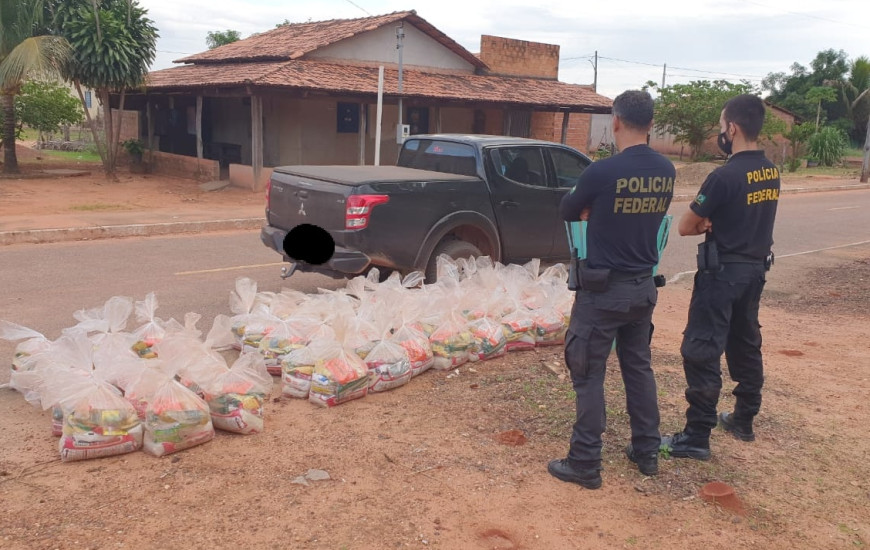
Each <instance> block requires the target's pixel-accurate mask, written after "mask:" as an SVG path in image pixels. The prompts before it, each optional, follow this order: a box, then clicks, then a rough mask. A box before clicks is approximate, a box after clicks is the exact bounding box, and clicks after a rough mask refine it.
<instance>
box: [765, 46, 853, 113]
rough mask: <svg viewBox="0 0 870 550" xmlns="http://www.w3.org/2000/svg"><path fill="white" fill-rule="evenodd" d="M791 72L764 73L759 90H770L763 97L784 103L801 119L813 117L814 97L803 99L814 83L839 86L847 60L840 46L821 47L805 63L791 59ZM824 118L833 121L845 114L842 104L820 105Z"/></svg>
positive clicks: (847, 66) (816, 101)
mask: <svg viewBox="0 0 870 550" xmlns="http://www.w3.org/2000/svg"><path fill="white" fill-rule="evenodd" d="M790 70H791V74H790V75H787V74H786V73H784V72H776V73H770V74H768V75H767V76H766V77H765V78H764V80H762V82H761V88H762V90H766V91H768V92H770V95H769V96H768V97H767V99H768V100H769V101H770V102H771V103H774V104H776V105H779V106H781V107H784V108H786V109H788V110H789V111H791V112H793V113H795V114H797V115H798V116H800V117H801V118H804V119H807V120H809V119H812V118H815V117H816V113H817V111H818V100H815V101H807V93H808V92H809V91H810V89H812V88H814V87H831V86H834V87H836V86H839V84H840V83H841V82H843V81H844V80H845V78H846V75H847V74H848V72H849V62H848V56H847V54H846V52H844V51H843V50H839V51H837V50H833V49H828V50H822V51H820V52H819V53H817V54H816V57H815V58H814V59H813V61H812V62H811V63H810V66H809V67H805V66H803V65H801V64H800V63H793V64H792V65H791V67H790ZM822 109H823V110H824V115H825V119H826V120H829V121H834V120H837V119H840V118H842V117H844V116H845V114H846V113H845V108H844V106H843V105H842V104H841V103H840V102H828V103H827V104H824V105H822Z"/></svg>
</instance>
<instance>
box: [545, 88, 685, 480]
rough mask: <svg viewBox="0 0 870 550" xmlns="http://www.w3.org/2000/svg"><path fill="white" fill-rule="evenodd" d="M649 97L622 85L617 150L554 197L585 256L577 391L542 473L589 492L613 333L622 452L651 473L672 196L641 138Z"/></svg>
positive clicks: (570, 356) (665, 174) (575, 313)
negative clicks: (563, 443)
mask: <svg viewBox="0 0 870 550" xmlns="http://www.w3.org/2000/svg"><path fill="white" fill-rule="evenodd" d="M652 119H653V101H652V98H651V97H650V95H649V94H648V93H647V92H644V91H637V90H630V91H627V92H624V93H622V94H620V95H619V96H618V97H617V98H616V99H615V100H614V101H613V135H614V139H615V141H616V145H617V147H618V148H619V150H620V153H619V154H618V155H616V156H614V157H611V158H608V159H604V160H600V161H598V162H595V163H593V164H592V165H590V166H589V167H588V168H587V169H586V170H585V171H583V173H582V174H581V175H580V178H579V179H578V181H577V184H576V185H575V187H574V189H573V190H572V191H571V193H570V194H568V195H566V196H565V197H564V198H563V199H562V204H561V215H562V218H563V219H564V220H565V221H570V222H573V221H578V220H580V219H581V218H582V219H588V222H589V223H588V227H587V237H588V243H587V257H586V261H585V262H581V264H580V268H579V269H578V271H579V275H580V285H581V289H580V290H578V292H577V295H576V298H575V301H574V307H573V310H572V312H571V322H570V325H569V328H568V334H567V336H566V340H565V362H566V363H567V365H568V369H569V370H570V372H571V380H572V382H573V385H574V391H575V393H576V395H577V402H576V407H577V420H576V422H575V424H574V430H573V434H572V436H571V444H570V447H569V450H568V456H567V458H564V459H558V460H553V461H551V462H550V463H549V465H548V468H547V469H548V471H549V472H550V474H552V475H553V476H555V477H556V478H558V479H560V480H562V481H569V482H573V483H578V484H579V485H581V486H583V487H585V488H587V489H597V488H599V487H601V474H600V470H601V446H602V443H601V434H602V433H603V432H604V429H605V407H604V375H605V365H606V361H607V356H608V355H609V354H610V351H611V347H612V345H613V341H614V338H615V339H616V343H617V347H616V354H617V357H618V359H619V365H620V370H621V371H622V379H623V381H624V383H625V393H626V402H627V408H628V414H629V417H630V423H631V444H630V445H629V446H628V448H627V449H626V453H627V455H628V458H629V459H630V460H632V461H633V462H635V463H636V464H637V465H638V468H639V469H640V470H641V472H643V473H644V474H647V475H654V474H656V473H658V458H657V455H658V450H659V445H660V442H661V437H660V434H659V410H658V401H657V394H656V383H655V378H654V376H653V372H652V369H651V368H650V336H651V333H652V315H653V309H654V308H655V304H656V299H657V290H656V286H655V283H654V281H653V277H652V269H653V267H655V265H656V264H657V263H658V261H659V258H658V246H657V235H658V230H659V226H660V224H661V222H662V218H663V217H664V216H665V213H666V212H667V210H668V206H669V205H670V202H671V199H672V198H673V189H674V177H675V170H674V165H673V164H672V163H671V162H670V161H669V160H668V159H666V158H665V157H664V156H662V155H660V154H659V153H656V152H655V151H653V150H652V149H650V147H649V146H648V145H647V135H648V133H649V131H650V128H651V125H652Z"/></svg>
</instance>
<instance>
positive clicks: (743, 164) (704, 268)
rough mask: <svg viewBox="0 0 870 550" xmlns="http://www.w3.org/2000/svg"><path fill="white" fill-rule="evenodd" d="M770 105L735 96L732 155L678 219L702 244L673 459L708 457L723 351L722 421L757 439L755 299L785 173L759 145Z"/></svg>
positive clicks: (728, 146)
mask: <svg viewBox="0 0 870 550" xmlns="http://www.w3.org/2000/svg"><path fill="white" fill-rule="evenodd" d="M764 111H765V109H764V103H763V102H762V100H761V99H760V98H758V97H757V96H754V95H749V94H744V95H740V96H737V97H735V98H733V99H731V100H729V101H728V102H727V103H726V104H725V108H724V109H723V110H722V115H721V118H720V126H721V131H722V132H721V133H720V134H719V146H720V148H721V149H722V150H723V152H724V153H725V154H727V155H731V158H730V159H729V160H728V162H727V163H726V164H725V165H724V166H721V167H719V168H717V169H716V170H714V171H713V172H712V173H711V174H710V175H709V176H708V177H707V179H706V181H705V182H704V184H703V185H702V186H701V189H700V190H699V192H698V195H697V196H696V197H695V200H694V201H693V202H692V203H691V205H690V206H689V210H688V211H687V212H686V213H685V215H684V216H683V217H682V218H681V220H680V224H679V231H680V234H681V235H701V234H704V235H706V238H705V241H704V242H703V243H701V244H700V245H699V247H698V271H697V273H696V274H695V284H694V289H693V291H692V299H691V303H690V305H689V320H688V323H687V325H686V330H685V331H684V333H683V343H682V346H681V348H680V352H681V353H682V356H683V369H684V371H685V374H686V384H687V386H688V388H687V389H686V401H688V403H689V407H688V409H687V410H686V425H685V428H684V429H683V431H682V432H679V433H677V434H674V435H673V436H672V437H666V438H664V441H663V446H665V447H667V448H668V449H669V453H670V455H671V456H674V457H687V458H695V459H699V460H707V459H709V458H710V432H711V430H712V429H713V428H714V427H716V424H717V417H716V405H717V403H718V401H719V392H720V391H721V389H722V375H721V369H720V362H719V361H720V357H721V356H722V353H723V352H724V353H725V361H726V363H727V365H728V372H729V374H730V375H731V378H732V379H733V380H734V381H735V382H737V386H736V387H735V388H734V391H733V392H732V393H733V394H734V397H735V403H734V412H733V413H727V412H723V413H722V414H720V415H719V417H718V423H719V424H720V425H721V426H722V427H723V428H724V429H725V430H726V431H728V432H731V433H732V434H733V435H734V436H735V437H737V438H738V439H741V440H743V441H752V440H754V439H755V434H754V431H753V428H752V424H753V419H754V418H755V415H756V414H758V410H759V407H760V406H761V386H762V384H763V382H764V371H763V365H762V358H761V327H760V325H759V324H758V306H759V301H760V299H761V292H762V290H763V288H764V283H765V272H766V271H767V270H768V269H769V268H770V265H771V264H772V263H773V255H772V252H771V246H772V245H773V223H774V218H775V217H776V207H777V203H778V201H779V191H780V180H779V171H778V170H777V168H776V166H775V165H774V164H773V163H772V162H770V161H769V160H768V159H767V158H766V157H765V155H764V151H763V150H759V149H758V144H757V141H758V135H759V133H760V131H761V127H762V125H763V124H764Z"/></svg>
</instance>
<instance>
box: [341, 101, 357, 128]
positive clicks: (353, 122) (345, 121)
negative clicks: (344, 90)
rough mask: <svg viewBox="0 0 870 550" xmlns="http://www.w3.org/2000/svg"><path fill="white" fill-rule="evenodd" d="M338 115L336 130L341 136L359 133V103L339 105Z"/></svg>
mask: <svg viewBox="0 0 870 550" xmlns="http://www.w3.org/2000/svg"><path fill="white" fill-rule="evenodd" d="M336 113H337V115H338V117H337V118H338V120H337V128H336V129H337V131H338V133H339V134H355V133H357V132H359V103H339V104H338V108H337V109H336Z"/></svg>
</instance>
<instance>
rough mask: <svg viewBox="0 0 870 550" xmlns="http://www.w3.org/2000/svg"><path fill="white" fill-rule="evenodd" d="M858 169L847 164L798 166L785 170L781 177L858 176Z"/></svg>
mask: <svg viewBox="0 0 870 550" xmlns="http://www.w3.org/2000/svg"><path fill="white" fill-rule="evenodd" d="M859 172H860V170H858V169H856V168H854V167H849V166H814V167H812V168H798V169H797V170H796V171H794V172H785V173H783V174H782V175H783V177H784V178H786V179H788V177H789V176H793V177H801V178H805V177H807V176H834V177H838V178H856V179H857V178H858V174H859Z"/></svg>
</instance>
